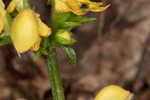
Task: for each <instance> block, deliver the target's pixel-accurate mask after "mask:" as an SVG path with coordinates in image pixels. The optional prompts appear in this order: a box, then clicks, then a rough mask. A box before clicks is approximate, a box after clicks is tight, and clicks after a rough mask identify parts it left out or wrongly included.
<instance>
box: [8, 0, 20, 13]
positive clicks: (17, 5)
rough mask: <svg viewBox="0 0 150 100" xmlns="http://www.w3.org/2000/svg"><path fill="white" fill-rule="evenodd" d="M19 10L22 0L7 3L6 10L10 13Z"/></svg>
mask: <svg viewBox="0 0 150 100" xmlns="http://www.w3.org/2000/svg"><path fill="white" fill-rule="evenodd" d="M15 9H16V10H17V11H21V10H22V9H23V0H12V1H11V2H10V4H9V5H8V8H7V11H8V12H9V13H12V12H13V11H14V10H15Z"/></svg>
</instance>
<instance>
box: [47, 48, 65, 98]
mask: <svg viewBox="0 0 150 100" xmlns="http://www.w3.org/2000/svg"><path fill="white" fill-rule="evenodd" d="M47 65H48V72H49V76H50V80H51V86H52V95H53V100H65V99H64V92H63V87H62V82H61V78H60V74H59V70H58V64H57V57H56V48H50V49H49V57H48V59H47Z"/></svg>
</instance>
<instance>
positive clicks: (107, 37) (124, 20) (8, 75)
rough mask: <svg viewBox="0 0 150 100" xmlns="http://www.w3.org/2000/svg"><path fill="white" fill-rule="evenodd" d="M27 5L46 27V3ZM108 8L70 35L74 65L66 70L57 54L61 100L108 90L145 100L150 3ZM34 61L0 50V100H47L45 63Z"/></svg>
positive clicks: (123, 1)
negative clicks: (114, 88)
mask: <svg viewBox="0 0 150 100" xmlns="http://www.w3.org/2000/svg"><path fill="white" fill-rule="evenodd" d="M3 1H4V2H5V4H6V5H7V4H8V3H9V0H3ZM30 1H31V5H32V7H33V8H34V9H35V10H36V11H37V12H38V13H40V14H41V18H42V20H43V21H45V23H47V24H48V23H49V16H50V15H49V13H50V7H48V6H46V5H45V2H46V0H45V1H44V0H30ZM110 3H111V7H110V8H109V9H108V10H106V11H105V12H102V13H96V14H95V13H89V14H88V16H91V17H96V18H97V21H96V22H93V23H88V24H85V25H84V26H82V27H79V28H76V29H74V30H73V32H74V33H75V34H76V39H77V40H78V42H77V43H76V44H75V45H73V48H74V49H75V50H76V53H77V56H78V63H77V64H75V65H70V64H69V63H68V58H67V56H66V55H64V54H63V52H62V51H61V50H60V49H58V58H59V63H60V72H61V76H62V80H63V85H64V90H65V95H66V100H93V98H94V96H95V95H96V93H97V92H98V91H99V90H100V89H102V88H103V87H104V86H107V85H111V84H116V85H120V86H122V87H124V88H125V89H128V90H130V91H131V92H133V93H134V94H135V100H150V0H112V1H110ZM33 57H34V55H33V53H32V52H28V53H25V54H23V55H22V56H21V58H19V57H18V56H17V54H16V51H15V50H14V48H13V47H12V45H9V46H3V47H0V100H16V99H17V98H24V99H25V100H52V98H51V95H50V94H51V86H50V82H49V77H48V73H47V68H46V64H45V60H44V58H43V57H42V56H40V57H39V59H38V60H37V61H34V59H33ZM18 100H19V99H18ZM20 100H21V99H20Z"/></svg>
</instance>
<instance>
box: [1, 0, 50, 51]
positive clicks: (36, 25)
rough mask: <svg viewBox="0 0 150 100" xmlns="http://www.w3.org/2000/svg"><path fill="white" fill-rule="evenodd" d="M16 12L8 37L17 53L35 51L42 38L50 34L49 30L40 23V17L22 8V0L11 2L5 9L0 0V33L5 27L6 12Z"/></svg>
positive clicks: (30, 10) (28, 9)
mask: <svg viewBox="0 0 150 100" xmlns="http://www.w3.org/2000/svg"><path fill="white" fill-rule="evenodd" d="M15 10H17V11H18V15H17V16H16V17H15V18H14V20H13V23H12V25H11V29H10V33H11V34H10V37H11V40H12V43H13V44H14V47H15V48H16V50H17V52H18V53H24V52H26V51H28V50H33V51H37V50H38V49H39V48H40V43H41V40H42V37H48V36H49V35H50V34H51V28H49V27H48V26H47V25H46V24H44V23H43V22H42V20H41V19H40V15H39V14H37V13H36V12H34V11H33V10H32V9H30V8H25V7H24V0H12V1H11V2H10V4H9V5H8V7H7V10H6V9H5V5H4V3H3V1H2V0H0V33H2V31H3V29H4V28H5V26H6V25H7V19H6V12H8V13H13V12H14V11H15Z"/></svg>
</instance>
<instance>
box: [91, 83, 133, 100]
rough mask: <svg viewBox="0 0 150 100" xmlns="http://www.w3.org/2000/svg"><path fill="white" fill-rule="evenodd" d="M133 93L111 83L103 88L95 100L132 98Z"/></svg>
mask: <svg viewBox="0 0 150 100" xmlns="http://www.w3.org/2000/svg"><path fill="white" fill-rule="evenodd" d="M132 97H133V95H132V93H130V92H129V91H127V90H125V89H123V88H121V87H119V86H116V85H111V86H107V87H105V88H103V89H102V90H101V91H100V92H99V93H98V94H97V96H96V98H95V99H94V100H132Z"/></svg>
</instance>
